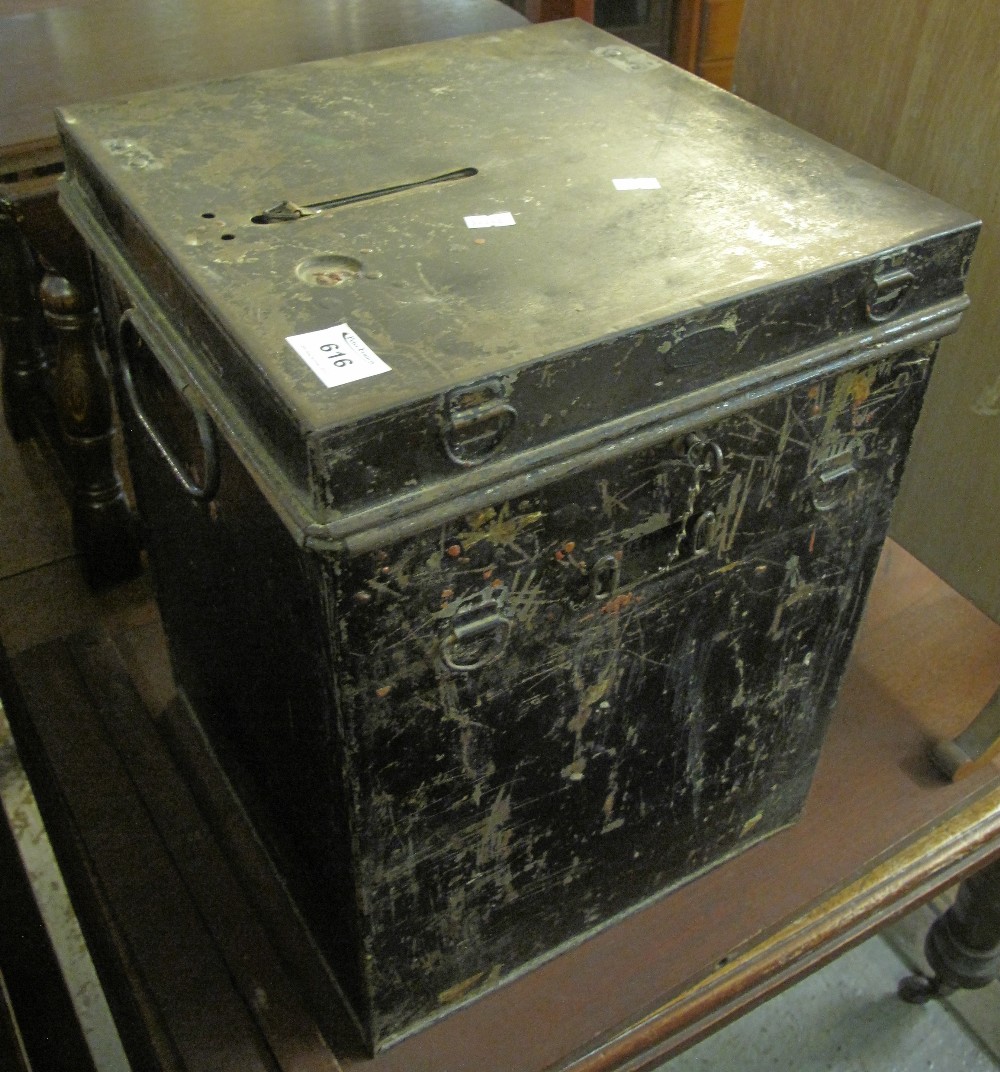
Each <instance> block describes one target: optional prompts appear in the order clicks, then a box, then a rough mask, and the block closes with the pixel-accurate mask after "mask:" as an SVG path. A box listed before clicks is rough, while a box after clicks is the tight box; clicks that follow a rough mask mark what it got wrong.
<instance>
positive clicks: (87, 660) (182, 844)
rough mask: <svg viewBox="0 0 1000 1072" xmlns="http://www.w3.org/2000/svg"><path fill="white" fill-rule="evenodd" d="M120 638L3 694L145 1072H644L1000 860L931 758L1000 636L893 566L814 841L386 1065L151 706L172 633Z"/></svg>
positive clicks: (845, 695)
mask: <svg viewBox="0 0 1000 1072" xmlns="http://www.w3.org/2000/svg"><path fill="white" fill-rule="evenodd" d="M113 640H114V643H112V641H111V640H109V639H108V638H107V637H103V638H96V639H95V638H90V639H86V638H83V639H81V638H77V639H75V640H72V641H70V642H65V641H61V642H55V643H52V644H50V645H48V646H45V647H42V648H36V649H33V650H31V651H29V652H28V653H26V654H24V655H21V656H19V657H17V658H16V659H15V660H14V661H13V666H14V676H13V677H11V676H8V677H7V678H6V680H5V681H4V682H3V697H4V702H5V705H6V706H7V709H8V717H9V718H10V719H11V721H12V723H13V724H14V726H15V732H16V734H17V736H18V740H19V745H20V748H21V751H22V754H23V757H24V758H25V761H26V766H27V767H28V769H29V773H30V774H31V776H32V779H33V781H34V784H35V786H36V791H37V792H38V794H39V796H40V800H41V804H42V808H43V814H44V816H45V819H46V822H47V824H48V825H49V828H50V835H51V836H52V837H53V839H54V842H55V844H56V847H57V853H58V855H59V858H60V863H61V865H62V867H63V869H64V871H65V872H66V874H67V876H68V881H69V884H70V887H71V892H72V893H73V896H74V901H75V903H76V906H77V909H78V911H79V912H80V914H81V916H82V921H83V924H84V927H85V931H86V933H87V934H88V938H89V941H90V944H91V947H92V950H93V951H94V955H95V961H96V963H97V966H98V970H99V972H100V973H101V977H102V980H103V983H104V986H105V988H106V990H107V991H108V995H109V999H110V1001H111V1005H112V1008H113V1010H114V1012H115V1014H116V1017H117V1020H118V1023H119V1027H120V1030H121V1032H122V1034H123V1037H124V1038H125V1041H126V1045H127V1047H128V1048H129V1051H130V1053H131V1055H132V1058H133V1060H134V1061H136V1062H137V1067H143V1068H149V1069H160V1068H170V1069H184V1070H185V1072H201V1070H203V1069H204V1070H206V1072H207V1070H209V1069H211V1070H212V1072H218V1070H219V1069H230V1068H233V1069H235V1068H241V1069H258V1068H273V1067H275V1066H276V1067H277V1068H279V1069H282V1070H283V1072H284V1070H290V1069H292V1068H295V1069H311V1070H323V1069H325V1070H330V1072H332V1070H334V1069H336V1068H338V1067H341V1068H346V1069H354V1070H358V1072H360V1070H366V1072H367V1070H371V1072H403V1070H406V1072H413V1070H414V1069H418V1070H421V1072H473V1070H475V1072H522V1070H525V1072H527V1070H532V1072H536V1070H537V1072H540V1070H543V1069H544V1070H549V1072H554V1070H556V1069H559V1070H561V1072H598V1070H601V1072H605V1070H611V1069H618V1070H626V1069H627V1070H629V1072H639V1070H641V1069H650V1068H653V1067H655V1066H656V1065H657V1063H658V1062H660V1061H662V1060H664V1059H666V1058H667V1057H669V1056H671V1055H672V1054H675V1053H677V1052H679V1051H680V1050H681V1049H683V1048H684V1047H686V1046H688V1045H690V1044H691V1043H693V1042H694V1041H696V1040H697V1039H699V1038H700V1037H702V1036H704V1035H705V1034H707V1033H709V1032H711V1031H712V1030H714V1029H715V1028H717V1027H719V1026H721V1025H722V1024H723V1023H725V1022H726V1021H728V1020H730V1019H732V1018H734V1017H736V1016H738V1015H739V1014H740V1013H742V1012H743V1011H745V1010H747V1009H748V1008H750V1007H751V1006H753V1005H754V1004H756V1003H758V1002H760V1001H761V1000H763V999H764V998H766V997H767V996H768V995H770V994H772V993H774V992H776V991H777V990H780V989H781V988H783V987H784V986H786V985H788V984H789V983H791V982H793V981H794V980H795V979H796V978H798V977H800V976H802V975H803V974H805V973H807V972H809V971H811V970H813V969H814V968H816V967H818V966H820V965H821V964H823V963H824V962H826V961H828V960H829V959H831V958H832V957H834V956H835V955H836V954H837V953H839V952H840V951H842V950H844V949H846V948H847V947H849V946H851V945H853V944H855V943H856V942H858V941H860V940H861V939H862V938H864V937H865V936H867V935H868V934H870V933H871V932H872V931H874V930H875V929H876V928H878V927H879V926H880V925H881V924H883V923H885V922H887V921H888V920H890V919H892V918H894V917H895V916H897V915H899V914H901V913H902V912H904V911H906V910H908V909H909V908H911V907H913V906H915V905H916V904H918V903H919V902H921V901H923V900H925V899H926V898H928V897H930V896H932V895H934V894H935V893H937V892H938V891H940V890H941V889H943V888H944V887H946V886H948V885H950V884H952V883H954V882H955V881H957V880H959V879H961V878H963V877H965V876H968V875H970V874H972V873H974V872H975V871H977V870H978V869H980V868H981V867H982V866H983V865H985V864H987V863H988V862H989V861H990V860H992V859H994V858H996V857H997V855H998V853H1000V772H998V770H997V769H996V768H989V769H986V770H979V771H976V772H973V773H972V774H970V775H969V777H968V778H966V779H964V780H962V781H960V782H957V783H949V782H947V781H945V780H943V779H942V778H941V777H940V776H939V775H938V774H937V773H936V772H935V771H934V769H933V767H932V765H931V763H930V760H929V757H928V749H929V745H930V742H931V741H932V740H933V739H934V738H937V737H950V736H954V735H955V734H956V733H957V732H958V731H959V730H960V729H961V728H962V727H963V725H965V724H966V723H967V722H968V721H969V720H970V719H971V718H972V717H973V716H974V715H975V713H976V712H977V711H978V710H979V709H980V708H981V707H982V705H983V703H984V702H985V700H986V699H988V697H989V696H990V695H991V693H992V692H993V691H994V689H995V688H996V686H997V683H998V679H1000V627H998V626H996V625H995V624H993V623H992V622H990V621H989V620H988V619H986V618H985V617H984V616H983V615H982V614H980V613H979V612H978V611H976V610H975V609H974V608H973V607H972V606H971V605H970V604H969V603H967V602H966V601H965V600H964V599H962V598H961V597H960V596H958V595H957V594H956V593H955V592H954V591H953V590H951V589H950V588H948V587H947V586H946V585H945V584H943V583H942V582H941V581H940V580H938V579H937V578H936V577H935V576H933V575H932V574H931V573H930V572H929V571H928V570H926V569H925V568H924V567H922V566H921V565H920V564H919V563H917V562H916V561H915V560H914V559H913V558H911V557H910V556H909V555H907V554H906V553H905V552H904V551H902V550H901V549H900V548H898V547H897V546H895V545H892V544H890V545H889V546H888V548H887V550H886V552H885V554H884V555H883V559H882V563H881V567H880V571H879V575H878V578H877V580H876V584H875V587H874V589H873V594H872V597H871V599H870V602H869V606H868V610H867V614H866V618H865V621H864V625H863V627H862V632H861V635H860V637H859V640H858V643H857V645H856V648H855V651H854V654H853V657H852V661H851V665H850V669H849V672H848V677H847V679H846V682H845V685H844V688H843V691H842V694H841V698H840V702H839V705H838V708H837V712H836V715H835V719H834V723H833V726H832V728H831V732H830V736H829V738H828V740H827V743H826V746H825V750H824V754H823V758H822V761H821V763H820V768H819V771H818V774H817V779H816V782H815V785H814V789H813V792H812V794H811V796H810V799H809V802H808V804H807V807H806V812H805V815H804V817H803V819H802V820H801V821H800V823H799V824H798V825H797V826H795V827H793V828H792V829H790V830H788V831H786V832H784V833H782V834H780V835H778V836H776V837H775V838H773V839H771V840H770V841H768V842H766V843H765V844H762V845H760V846H758V847H756V848H754V849H752V850H750V851H749V852H747V853H744V854H743V855H742V856H740V857H738V858H736V859H734V860H732V861H730V862H729V863H727V864H725V865H723V866H722V867H720V868H718V869H716V870H715V871H713V872H711V873H709V874H707V875H705V876H703V877H702V878H699V879H697V880H695V881H693V882H691V883H690V884H689V885H687V886H686V887H684V888H682V889H681V890H679V891H677V892H676V893H674V894H672V895H670V896H669V897H667V898H665V899H664V900H662V901H660V902H658V903H656V904H654V905H652V906H650V907H649V908H647V909H645V910H644V911H643V912H641V913H639V914H637V915H635V916H633V917H631V918H629V919H627V920H625V921H624V922H622V923H621V924H619V925H618V926H616V927H615V928H614V929H612V930H611V931H608V932H606V933H604V934H602V935H601V936H599V937H598V938H595V939H593V940H591V941H588V942H585V943H583V944H582V945H580V946H579V947H577V948H576V949H574V950H573V951H571V952H569V953H567V954H565V955H563V956H561V957H560V958H558V959H557V960H555V961H553V962H551V963H549V964H547V965H545V966H544V967H542V968H540V969H538V970H536V971H533V972H530V973H528V974H527V975H525V976H523V977H522V978H520V979H518V980H517V981H515V982H514V983H512V984H510V985H509V986H507V987H505V988H503V989H502V990H500V991H499V992H496V993H494V994H493V995H491V996H490V997H489V998H486V999H483V1000H482V1001H480V1002H478V1003H476V1004H474V1005H472V1006H471V1007H468V1008H467V1009H465V1010H464V1011H462V1012H460V1013H458V1014H455V1015H453V1016H451V1017H448V1018H446V1019H444V1020H442V1021H440V1022H439V1023H437V1024H436V1025H434V1026H433V1027H431V1028H429V1029H427V1030H425V1031H423V1032H422V1033H420V1034H418V1035H416V1036H414V1037H413V1038H411V1039H409V1040H407V1041H405V1042H403V1043H401V1044H399V1045H398V1046H396V1047H394V1048H393V1049H390V1050H389V1051H387V1052H386V1053H384V1054H382V1055H381V1056H380V1057H378V1058H377V1059H375V1060H370V1059H366V1058H363V1057H359V1056H356V1055H352V1054H351V1053H349V1052H347V1051H345V1050H343V1049H338V1048H337V1043H336V1042H334V1043H333V1045H332V1047H331V1045H329V1044H328V1043H326V1042H324V1041H322V1039H321V1038H320V1036H319V1034H318V1032H317V1029H316V1025H317V1019H316V1017H315V1016H314V1015H312V1014H311V1013H310V1012H309V1011H308V1010H307V1003H305V1002H304V1000H303V998H302V978H301V976H298V975H296V972H295V970H294V969H293V968H291V967H290V966H289V965H290V964H291V962H292V961H293V960H294V956H293V954H294V950H293V949H292V948H291V946H290V945H289V944H288V943H287V942H286V941H285V939H286V938H287V936H282V935H281V934H280V933H279V931H278V930H276V929H274V928H273V927H272V928H270V929H268V927H267V926H265V924H264V923H263V922H262V921H263V920H264V919H266V909H267V901H268V895H267V890H266V889H264V888H263V887H262V886H259V885H255V884H254V883H253V882H252V881H249V879H248V878H247V875H246V874H245V873H244V868H245V860H246V859H247V857H246V855H245V854H244V856H243V857H242V858H243V860H244V863H241V864H238V865H237V864H235V863H234V858H233V857H232V856H231V855H227V853H226V852H224V851H223V849H222V845H221V844H220V842H219V841H218V840H217V838H216V836H215V835H214V834H213V833H212V832H211V830H210V829H209V826H208V825H207V824H206V822H205V820H204V819H203V817H202V816H203V813H204V810H205V809H206V808H207V806H208V805H209V804H210V797H211V794H210V793H206V782H205V780H204V777H202V776H199V775H197V769H198V763H197V762H195V753H196V750H192V748H191V747H186V748H185V747H182V744H181V740H180V738H179V737H178V736H177V735H176V726H175V733H174V736H173V745H172V749H168V748H167V747H165V745H164V738H163V736H161V731H164V730H166V729H167V728H168V727H169V726H170V725H171V724H172V721H171V717H170V707H169V706H168V708H167V709H166V711H160V710H155V711H150V710H149V708H148V707H147V706H146V705H145V704H144V703H143V701H142V699H141V698H140V697H141V696H147V697H148V696H150V695H152V690H150V689H148V688H147V685H146V682H148V680H149V675H150V674H151V673H154V672H156V670H157V667H158V666H159V667H160V673H162V672H163V671H162V665H163V653H162V649H161V647H160V645H161V640H160V638H159V634H158V633H157V631H156V627H155V626H154V625H149V626H146V627H144V628H141V629H139V628H133V629H132V630H131V631H130V632H129V633H128V634H125V633H123V634H120V635H117V636H116V637H115V638H113ZM119 652H123V653H124V660H125V661H124V662H123V661H122V659H123V656H122V655H120V654H119ZM178 765H179V766H180V767H181V768H183V769H184V770H185V775H184V776H182V775H181V774H180V771H179V766H178ZM202 770H203V771H204V768H203V767H202ZM241 830H242V828H241V826H240V824H239V823H238V822H237V821H236V818H235V816H230V817H229V823H228V834H227V839H226V843H227V844H229V845H230V846H232V845H233V844H234V843H235V841H234V839H238V837H239V835H240V834H241ZM995 870H996V868H995V867H994V868H993V871H995ZM985 873H986V872H984V874H985ZM237 874H238V875H239V876H240V877H239V878H237V877H236V875H237ZM283 942H285V944H282V943H283ZM894 983H895V980H888V979H887V980H886V987H887V990H891V988H892V986H893V985H894ZM327 1026H328V1028H329V1027H330V1025H327ZM333 1029H334V1030H333V1034H334V1036H335V1034H336V1025H333ZM268 1061H270V1062H272V1063H271V1064H268V1063H267V1062H268Z"/></svg>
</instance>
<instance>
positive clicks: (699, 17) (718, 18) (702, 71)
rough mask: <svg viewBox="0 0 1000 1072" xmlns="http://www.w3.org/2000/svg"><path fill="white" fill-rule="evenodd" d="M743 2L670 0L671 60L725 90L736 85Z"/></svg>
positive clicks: (736, 0) (733, 0) (740, 0)
mask: <svg viewBox="0 0 1000 1072" xmlns="http://www.w3.org/2000/svg"><path fill="white" fill-rule="evenodd" d="M743 2H744V0H671V3H672V10H671V48H670V59H671V60H672V62H674V63H676V64H677V65H678V66H680V67H683V68H684V69H685V70H688V71H693V72H694V73H695V74H696V75H699V76H700V77H701V78H704V79H706V80H707V81H709V82H714V83H715V85H717V86H720V87H721V88H722V89H729V88H730V87H731V86H732V83H733V65H734V63H735V60H736V46H737V42H738V41H739V36H740V21H741V19H742V17H743Z"/></svg>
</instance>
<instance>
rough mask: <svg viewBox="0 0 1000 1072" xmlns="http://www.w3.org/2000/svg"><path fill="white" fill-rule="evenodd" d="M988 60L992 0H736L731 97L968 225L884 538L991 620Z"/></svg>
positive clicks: (997, 41) (999, 74)
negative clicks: (959, 275)
mask: <svg viewBox="0 0 1000 1072" xmlns="http://www.w3.org/2000/svg"><path fill="white" fill-rule="evenodd" d="M998 55H1000V30H998V23H997V19H996V5H995V4H994V3H993V2H992V0H966V2H963V3H961V4H956V3H953V2H951V0H911V2H909V3H906V4H900V3H897V2H895V0H842V2H839V3H837V4H829V3H825V2H824V0H748V3H747V5H746V11H745V15H744V21H743V31H742V38H741V42H740V50H739V54H738V57H737V62H736V72H735V90H736V92H737V93H738V94H740V95H741V96H743V97H745V98H747V99H748V100H750V101H753V102H754V103H756V104H759V105H761V106H762V107H764V108H766V109H767V110H769V111H771V112H775V113H776V114H778V115H781V116H782V117H784V118H786V119H789V120H790V121H791V122H793V123H796V124H797V125H799V126H801V127H804V128H805V129H807V130H809V131H811V132H812V133H814V134H817V135H819V136H820V137H821V138H824V139H826V140H828V141H832V142H834V143H836V144H838V145H840V146H842V147H843V148H845V149H848V150H849V151H850V152H853V153H855V154H857V155H858V156H861V157H863V158H864V159H866V160H869V161H871V162H872V163H874V164H877V165H878V166H880V167H884V168H886V169H887V170H888V171H890V172H892V173H893V174H895V175H897V176H899V177H900V178H902V179H905V180H906V181H908V182H911V183H913V184H914V185H916V186H919V187H921V188H923V189H925V190H928V191H930V192H931V193H933V194H936V195H937V196H939V197H941V198H943V199H944V200H946V201H950V202H951V203H953V204H955V205H957V206H959V207H960V208H964V209H965V210H966V211H968V212H972V213H974V214H976V215H978V216H980V217H981V218H982V220H983V221H984V227H983V232H982V237H981V238H980V240H979V246H978V249H977V251H976V254H975V256H974V257H973V261H972V270H971V273H970V276H969V281H968V292H969V295H970V297H971V299H972V307H971V309H970V311H969V312H968V313H967V314H966V319H965V321H964V322H963V324H962V327H961V329H960V330H959V332H958V334H957V335H956V336H955V337H954V338H953V339H950V340H947V341H946V342H945V344H944V345H943V347H942V351H941V357H940V360H939V364H938V368H937V371H936V372H935V374H934V377H933V379H932V381H931V387H930V391H929V393H928V396H927V401H926V403H925V406H924V411H923V416H922V418H921V424H920V426H919V428H918V430H917V435H916V438H915V441H914V445H913V449H912V451H911V454H910V459H909V462H908V465H907V473H906V478H905V480H904V483H903V488H902V491H901V493H900V497H899V500H898V501H897V505H896V513H895V517H894V521H893V534H894V536H895V538H896V539H898V540H899V541H900V542H901V543H902V544H903V545H904V546H906V547H907V548H908V549H909V550H910V551H912V552H913V553H914V554H915V555H916V556H917V557H918V558H920V559H921V560H922V561H924V562H926V563H927V564H928V565H930V566H931V567H932V568H933V569H934V570H936V571H937V572H938V573H940V574H941V575H942V576H943V577H944V578H945V579H946V580H947V581H948V582H949V584H951V585H953V586H954V587H956V588H957V589H958V590H959V591H961V592H962V593H963V594H964V595H966V596H967V597H968V598H970V599H972V600H973V601H974V602H975V603H976V604H977V605H978V606H980V607H981V608H982V609H983V610H985V611H986V612H987V613H988V614H989V615H991V616H992V617H993V618H994V619H997V620H1000V567H998V565H997V563H998V554H997V550H998V540H997V524H996V518H997V515H998V513H1000V450H998V449H997V445H998V438H1000V360H998V357H997V346H996V340H997V337H998V333H1000V302H998V301H997V293H996V279H997V276H998V273H1000V63H998V62H997V56H998Z"/></svg>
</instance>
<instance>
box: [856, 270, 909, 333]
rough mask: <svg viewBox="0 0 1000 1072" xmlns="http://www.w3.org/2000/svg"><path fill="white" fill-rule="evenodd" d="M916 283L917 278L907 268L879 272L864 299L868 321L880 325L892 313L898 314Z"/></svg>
mask: <svg viewBox="0 0 1000 1072" xmlns="http://www.w3.org/2000/svg"><path fill="white" fill-rule="evenodd" d="M916 281H917V277H916V276H915V275H914V274H913V272H911V271H910V269H909V268H896V269H893V270H891V271H887V272H879V273H878V274H877V275H876V276H875V278H874V279H873V280H872V283H871V286H870V287H869V290H868V293H867V295H866V297H865V313H867V315H868V319H869V320H872V321H874V322H875V323H876V324H881V323H882V321H883V320H888V319H889V317H891V316H892V315H893V314H894V313H897V312H899V309H900V306H902V304H903V300H904V299H905V298H906V295H907V294H908V293H909V291H910V288H911V287H912V286H913V284H914V283H916Z"/></svg>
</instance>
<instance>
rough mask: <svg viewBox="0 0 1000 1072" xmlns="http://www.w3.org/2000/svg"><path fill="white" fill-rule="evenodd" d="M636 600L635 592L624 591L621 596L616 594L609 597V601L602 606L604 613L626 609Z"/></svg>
mask: <svg viewBox="0 0 1000 1072" xmlns="http://www.w3.org/2000/svg"><path fill="white" fill-rule="evenodd" d="M634 601H635V593H634V592H623V593H622V594H621V595H620V596H615V597H614V598H613V599H609V600H608V601H607V603H605V604H604V606H603V607H601V613H602V614H618V613H619V611H622V610H624V609H625V608H626V607H627V606H628V605H629V604H630V603H632V602H634Z"/></svg>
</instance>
